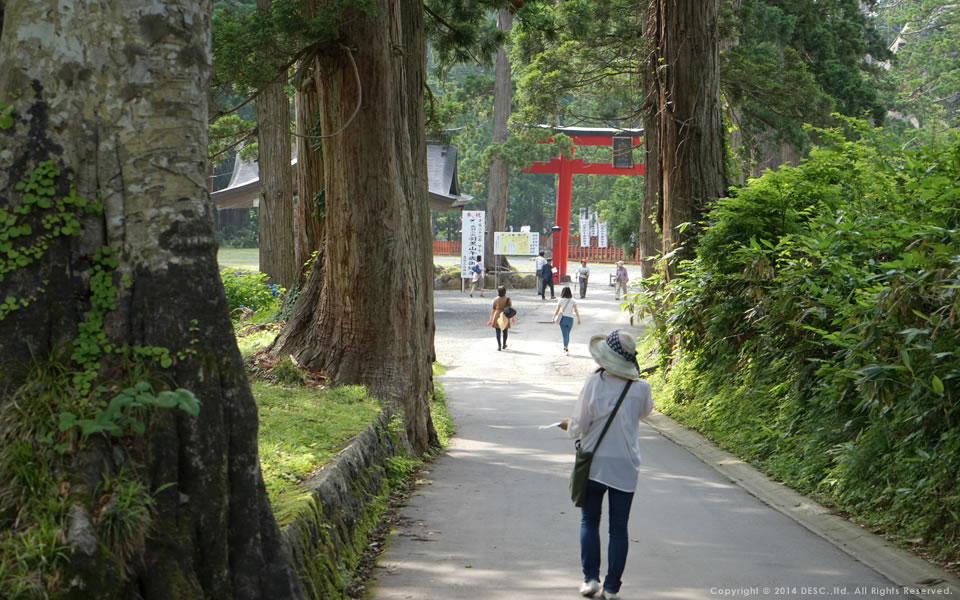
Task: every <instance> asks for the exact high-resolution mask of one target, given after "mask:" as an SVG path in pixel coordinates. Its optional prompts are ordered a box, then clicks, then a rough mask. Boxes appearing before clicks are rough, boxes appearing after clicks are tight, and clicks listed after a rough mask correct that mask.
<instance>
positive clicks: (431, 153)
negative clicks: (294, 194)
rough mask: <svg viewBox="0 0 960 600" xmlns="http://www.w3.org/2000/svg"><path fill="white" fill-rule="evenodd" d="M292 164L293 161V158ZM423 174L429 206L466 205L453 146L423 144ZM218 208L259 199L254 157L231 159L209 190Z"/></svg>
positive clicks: (254, 203)
mask: <svg viewBox="0 0 960 600" xmlns="http://www.w3.org/2000/svg"><path fill="white" fill-rule="evenodd" d="M291 164H292V165H296V164H297V159H296V158H294V159H293V161H292V163H291ZM427 177H428V182H429V191H430V208H433V209H436V210H450V209H454V208H460V207H462V206H464V205H466V204H467V203H468V202H470V200H472V199H473V197H472V196H466V195H463V194H461V193H460V189H459V184H458V182H457V148H456V146H449V145H445V144H436V143H428V144H427ZM211 197H212V198H213V201H214V203H215V204H216V206H217V208H218V209H226V208H250V207H254V206H257V205H258V204H259V201H260V169H259V164H258V163H257V162H256V161H241V160H240V157H239V156H237V159H236V160H235V161H234V163H233V174H232V175H231V177H230V183H229V184H228V185H227V187H225V188H224V189H222V190H219V191H216V192H213V194H211Z"/></svg>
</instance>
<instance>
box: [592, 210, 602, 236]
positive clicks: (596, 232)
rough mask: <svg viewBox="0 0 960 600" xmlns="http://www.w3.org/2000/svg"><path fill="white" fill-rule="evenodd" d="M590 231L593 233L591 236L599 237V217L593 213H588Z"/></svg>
mask: <svg viewBox="0 0 960 600" xmlns="http://www.w3.org/2000/svg"><path fill="white" fill-rule="evenodd" d="M590 230H591V231H592V232H593V233H592V235H594V236H598V237H599V235H600V215H599V214H597V213H596V212H595V211H590Z"/></svg>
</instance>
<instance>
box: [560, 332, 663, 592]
mask: <svg viewBox="0 0 960 600" xmlns="http://www.w3.org/2000/svg"><path fill="white" fill-rule="evenodd" d="M590 354H591V355H592V356H593V359H594V360H595V361H596V362H597V364H598V365H599V366H600V368H599V369H597V371H596V372H595V373H594V374H592V375H591V376H590V377H589V378H587V381H586V383H584V385H583V389H582V390H580V397H579V398H577V404H576V406H575V407H574V409H573V416H572V417H570V418H568V419H564V420H563V421H562V422H561V423H560V427H561V428H562V429H565V430H567V433H568V434H569V435H570V437H572V438H574V439H579V440H580V444H581V446H582V448H583V449H584V450H585V451H587V452H591V451H592V452H593V453H594V456H593V462H592V463H591V465H590V481H589V483H588V484H587V497H586V501H585V502H584V504H583V507H582V508H581V509H580V510H581V513H580V565H581V568H582V569H583V584H582V585H581V586H580V593H581V594H582V595H584V596H594V595H596V594H597V593H598V592H600V597H601V598H604V599H608V600H619V598H620V596H619V592H620V583H621V582H620V577H621V576H622V575H623V569H624V566H625V565H626V562H627V547H628V545H629V538H628V536H627V520H628V518H629V516H630V505H631V504H632V502H633V492H634V490H636V488H637V473H638V471H639V469H640V444H639V441H638V439H637V435H638V433H639V427H640V419H642V418H644V417H646V416H647V415H649V414H650V411H651V410H653V399H652V398H651V396H650V384H648V383H647V382H646V381H644V380H642V379H640V368H639V367H638V365H637V357H636V339H635V338H634V337H633V335H631V334H630V333H629V332H627V331H625V330H622V329H620V330H615V331H613V332H612V333H611V334H610V335H607V336H603V335H595V336H593V337H592V338H591V339H590ZM621 396H622V398H623V399H622V401H620V406H619V408H617V409H616V414H615V415H614V416H613V419H612V421H611V423H610V427H609V429H608V430H607V432H606V434H605V435H603V439H602V440H600V437H601V434H602V432H603V430H604V428H605V425H606V423H607V420H608V419H609V418H610V415H611V414H612V413H613V411H614V409H615V407H616V406H617V403H618V401H619V400H620V398H621ZM598 440H600V442H601V443H600V444H599V445H598V444H597V441H598ZM604 494H607V495H608V497H609V501H608V509H609V511H610V517H609V522H610V539H609V541H608V545H607V573H606V576H605V577H604V579H603V586H602V588H601V585H600V513H601V509H602V507H603V496H604Z"/></svg>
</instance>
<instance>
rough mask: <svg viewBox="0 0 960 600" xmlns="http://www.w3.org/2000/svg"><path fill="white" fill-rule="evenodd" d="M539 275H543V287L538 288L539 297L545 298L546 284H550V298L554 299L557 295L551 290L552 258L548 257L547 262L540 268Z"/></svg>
mask: <svg viewBox="0 0 960 600" xmlns="http://www.w3.org/2000/svg"><path fill="white" fill-rule="evenodd" d="M540 275H541V277H543V287H542V288H540V299H541V300H546V299H547V298H546V294H547V286H548V285H549V286H550V299H551V300H556V299H557V296H556V294H555V293H554V291H553V259H552V258H548V259H547V264H545V265H543V268H542V269H541V270H540Z"/></svg>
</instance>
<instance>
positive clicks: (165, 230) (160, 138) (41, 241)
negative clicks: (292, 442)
mask: <svg viewBox="0 0 960 600" xmlns="http://www.w3.org/2000/svg"><path fill="white" fill-rule="evenodd" d="M2 6H3V12H2V15H0V18H2V20H3V24H2V33H0V55H2V56H3V57H4V68H3V69H2V70H0V99H2V100H0V103H2V104H0V106H7V105H9V106H12V107H13V109H12V111H11V112H10V113H9V115H10V116H11V117H12V118H11V120H10V122H5V123H2V124H0V147H2V148H3V151H2V152H0V210H4V211H8V212H6V214H7V215H8V217H9V216H13V217H14V220H15V221H16V225H15V226H14V227H13V228H16V229H17V235H16V236H15V239H13V245H14V247H15V248H19V249H20V250H21V251H23V250H25V249H27V248H33V249H35V251H33V252H31V253H29V259H26V260H23V261H20V262H19V264H16V263H12V264H13V265H15V266H14V268H12V269H6V268H5V269H4V271H3V279H2V291H0V297H13V298H16V299H17V301H18V306H17V307H16V309H13V310H5V311H4V312H3V313H0V314H2V317H0V356H2V358H3V364H4V367H3V370H2V372H0V412H2V418H0V437H2V438H3V440H4V443H3V444H2V445H0V446H2V447H3V448H10V444H11V443H13V441H12V440H11V438H10V435H11V432H14V431H19V432H20V435H22V436H23V437H21V438H18V439H16V440H15V442H16V443H18V444H23V443H38V442H36V440H35V437H37V436H30V435H26V434H25V433H24V432H27V433H29V431H30V427H31V426H32V425H31V423H29V422H27V421H26V419H28V417H29V415H30V414H31V412H37V411H39V413H40V414H42V415H46V417H47V420H49V417H50V415H57V414H58V413H64V412H66V411H68V410H72V411H81V412H84V411H86V412H88V413H89V412H92V411H96V410H97V407H96V406H91V403H93V402H96V401H97V400H98V399H108V398H109V396H107V395H106V392H110V391H111V390H115V389H117V388H118V387H120V386H122V385H124V384H125V380H127V378H128V377H131V376H132V374H131V373H130V370H131V364H130V359H131V357H134V356H135V353H134V352H132V351H128V352H127V353H125V354H124V353H123V352H122V351H121V350H120V349H121V348H127V349H131V348H133V347H135V346H136V347H141V348H166V349H168V350H169V352H170V353H171V355H172V357H173V362H172V364H171V365H165V366H161V365H153V369H154V371H153V373H152V376H151V381H152V382H153V384H154V386H157V387H163V386H169V387H182V388H185V389H187V390H190V391H192V392H193V393H194V394H195V395H196V397H197V398H198V399H199V402H200V409H199V416H198V417H196V418H194V417H191V416H188V415H186V414H185V413H183V412H181V411H177V410H170V409H156V410H153V411H150V412H147V413H144V414H143V415H142V417H141V418H143V419H144V420H145V421H146V430H145V432H144V433H142V434H136V433H134V432H131V431H127V432H125V435H123V436H120V437H108V436H106V435H104V434H91V435H89V436H86V437H85V438H83V439H82V440H78V439H77V437H76V433H72V432H70V431H68V432H64V433H55V435H57V436H58V438H57V439H60V440H62V441H64V442H65V443H67V444H68V445H67V446H66V447H65V448H66V453H65V454H64V455H63V456H62V457H59V458H56V459H55V460H54V463H53V464H50V465H47V467H48V469H47V471H46V472H50V471H51V470H52V471H53V473H54V476H55V479H56V480H57V484H56V485H55V486H54V487H55V489H49V490H42V491H41V493H43V494H45V497H48V498H60V499H61V500H62V501H63V502H65V503H67V504H68V505H69V509H68V510H69V514H70V519H69V527H67V524H66V523H65V524H64V527H63V529H62V530H61V531H60V533H59V534H58V536H57V539H56V540H55V542H56V543H57V544H62V545H64V546H65V547H66V552H68V553H69V554H70V559H71V560H70V563H69V565H67V567H66V569H65V571H63V572H62V573H58V574H57V575H56V577H54V578H52V579H48V580H47V581H45V582H43V583H44V585H45V587H46V588H48V591H49V590H50V589H53V590H55V591H56V592H58V593H59V592H67V591H68V590H72V593H73V594H74V596H73V597H88V598H92V597H96V598H107V599H110V598H116V599H127V598H144V599H149V600H155V599H156V600H160V599H170V600H173V599H178V600H182V599H185V598H197V599H200V598H217V599H218V600H226V599H232V598H244V599H259V598H263V599H266V598H270V599H277V598H300V597H302V593H301V591H300V589H299V583H298V582H297V579H296V577H295V576H294V575H293V573H291V572H290V569H289V566H288V557H287V553H286V551H285V549H284V546H283V544H282V543H281V537H280V534H279V531H278V529H277V525H276V522H275V521H274V518H273V516H272V512H271V508H270V505H269V503H268V501H267V496H266V493H265V490H264V485H263V480H262V477H261V473H260V466H259V461H258V456H257V413H256V406H255V404H254V401H253V398H252V396H251V394H250V389H249V387H248V383H247V378H246V374H245V372H244V369H243V365H242V362H241V360H240V354H239V352H238V351H237V347H236V343H235V341H234V337H233V330H232V327H231V323H230V320H229V317H228V315H227V308H226V300H225V298H224V294H223V289H222V287H221V284H220V280H219V276H218V273H217V263H216V242H215V240H214V235H213V227H212V219H211V214H210V210H211V205H210V199H209V196H208V194H207V191H206V190H207V186H206V177H207V161H206V152H207V133H206V130H207V89H208V87H209V65H210V9H211V6H210V2H209V1H207V2H197V1H196V0H167V1H165V2H159V1H157V0H128V1H126V2H123V3H111V2H93V3H91V2H79V1H76V0H57V1H54V0H7V1H6V2H5V3H3V5H2ZM46 161H49V162H50V163H51V164H52V165H53V168H52V170H51V169H50V167H49V165H47V166H46V167H41V165H42V164H43V163H45V162H46ZM38 167H41V170H45V176H44V177H41V178H40V179H39V180H38V181H39V184H40V185H41V186H43V187H45V189H49V190H50V191H52V196H50V195H47V194H46V193H44V194H41V196H42V197H40V198H38V196H37V194H36V193H34V194H31V193H28V192H26V191H25V190H23V189H17V187H16V186H17V184H18V183H19V182H23V181H25V180H28V179H30V178H31V176H34V175H36V174H37V173H38V172H40V171H38ZM21 188H22V186H21ZM71 190H76V192H75V194H71ZM43 198H50V200H51V202H50V203H48V202H47V201H45V200H43ZM77 198H83V199H85V200H86V202H87V205H88V206H95V205H97V204H100V203H102V210H90V211H81V210H76V209H72V208H71V207H77V206H79V205H80V204H81V201H80V200H77ZM64 199H70V200H71V204H69V205H63V206H62V207H58V205H57V203H58V202H62V201H64ZM68 214H69V215H73V218H77V219H78V224H77V225H76V226H73V225H70V223H72V222H73V221H72V218H68V217H67V215H68ZM51 219H54V221H51ZM56 219H59V223H60V229H59V235H58V234H57V232H56V231H55V230H54V229H52V228H51V229H48V228H47V227H46V226H47V225H51V223H55V222H56ZM64 225H66V228H65V229H64V227H63V226H64ZM13 228H12V227H11V226H10V220H9V219H7V223H6V224H5V225H4V232H5V233H7V234H10V233H11V231H12V229H13ZM68 233H69V234H70V235H67V234H68ZM8 238H9V235H8ZM105 253H109V254H110V259H109V260H103V259H102V257H103V256H104V255H105ZM96 256H100V257H101V260H100V261H97V260H95V259H94V257H96ZM114 259H115V261H114ZM4 265H5V267H9V266H11V263H9V262H5V263H4ZM111 267H112V270H111ZM109 282H112V285H113V286H115V287H110V285H108V283H109ZM98 315H102V318H100V316H98ZM84 339H85V340H87V341H88V342H89V343H88V344H86V345H85V346H83V347H79V346H78V340H84ZM188 350H189V352H187V351H188ZM178 354H179V358H178ZM145 360H146V359H144V358H140V359H139V362H143V361H145ZM46 361H53V362H55V363H56V365H55V366H54V367H51V368H54V369H57V372H58V373H61V376H59V377H57V378H54V379H42V380H41V382H40V383H38V382H37V379H36V378H33V379H31V378H30V377H31V375H30V373H31V372H32V371H34V370H35V368H36V364H34V363H37V364H40V365H43V364H45V362H46ZM134 362H137V361H134ZM164 362H166V361H164ZM78 363H79V364H78ZM85 366H86V367H91V368H92V370H91V371H88V372H89V373H92V374H94V375H93V376H94V377H95V379H94V380H93V384H94V388H93V389H94V390H95V391H93V392H90V391H84V388H83V387H82V386H81V387H78V388H76V389H73V390H72V391H69V392H67V393H62V394H53V393H51V392H49V391H48V392H46V393H44V389H45V388H44V386H46V385H57V386H61V389H63V387H64V386H67V385H68V384H67V383H65V382H67V381H73V380H74V377H75V376H76V375H77V374H78V372H79V371H81V370H82V369H83V367H85ZM145 366H150V365H149V364H146V365H145ZM97 385H100V386H103V388H102V389H103V390H105V393H104V394H101V395H100V396H99V397H98V396H97V393H98V392H97V391H96V386H97ZM13 398H16V406H14V400H13ZM31 401H32V402H34V403H35V404H36V403H41V404H42V406H36V405H34V406H30V402H31ZM46 422H47V421H39V422H38V423H39V424H36V426H37V427H43V426H44V425H43V423H46ZM74 431H75V430H74ZM77 444H80V445H77ZM34 452H36V453H37V454H36V456H40V453H41V452H42V448H34ZM121 470H122V472H123V474H124V476H125V477H128V478H129V477H136V478H139V479H141V480H142V481H143V482H144V483H145V484H146V486H147V488H148V490H149V496H151V497H152V501H151V502H150V503H147V504H146V505H144V506H148V507H149V506H151V505H152V508H150V509H149V513H148V514H149V516H150V519H149V522H148V523H146V524H141V526H140V527H139V530H138V531H136V532H134V535H133V536H132V537H130V538H128V539H127V540H126V541H125V543H122V544H120V545H119V549H118V548H117V544H116V541H117V540H116V538H115V537H114V538H110V537H109V535H108V534H109V530H108V529H106V528H105V524H104V522H103V521H100V520H99V519H97V516H98V515H101V514H102V511H104V510H105V509H106V505H105V504H104V503H107V504H109V502H110V500H111V498H110V496H111V494H113V493H116V492H110V491H109V490H110V489H111V488H110V487H109V485H107V484H109V481H110V480H112V479H114V478H116V477H117V476H118V473H119V472H120V471H121ZM16 484H17V481H16V478H8V477H7V476H4V477H3V478H2V479H0V486H3V487H4V489H2V490H0V524H2V525H3V528H7V527H20V528H22V529H23V530H24V531H26V530H27V529H29V528H30V522H29V517H30V514H29V513H28V512H24V511H25V510H26V507H25V506H16V507H10V506H7V505H5V504H4V503H5V502H6V501H8V500H9V498H10V496H9V495H8V492H9V491H10V489H9V488H8V487H7V486H13V485H16ZM104 486H106V487H104ZM95 490H99V492H97V493H95ZM105 490H107V491H105ZM11 508H12V509H13V513H11V512H10V509H11ZM18 511H19V512H18ZM11 514H14V515H17V518H16V520H15V521H11V520H10V519H9V517H10V515H11ZM114 535H116V531H114Z"/></svg>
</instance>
